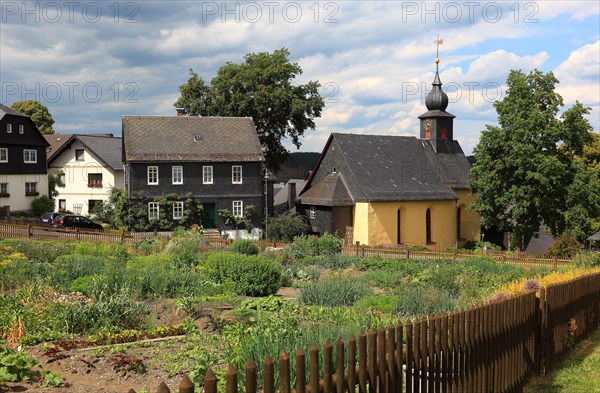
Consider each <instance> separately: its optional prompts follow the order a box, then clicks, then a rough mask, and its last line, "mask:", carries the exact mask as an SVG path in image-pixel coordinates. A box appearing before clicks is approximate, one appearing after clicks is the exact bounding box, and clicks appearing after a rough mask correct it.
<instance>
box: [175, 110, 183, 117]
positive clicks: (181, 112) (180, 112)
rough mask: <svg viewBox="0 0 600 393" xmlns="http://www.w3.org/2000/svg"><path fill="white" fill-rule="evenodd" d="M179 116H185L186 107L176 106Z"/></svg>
mask: <svg viewBox="0 0 600 393" xmlns="http://www.w3.org/2000/svg"><path fill="white" fill-rule="evenodd" d="M175 110H176V111H177V116H185V108H175Z"/></svg>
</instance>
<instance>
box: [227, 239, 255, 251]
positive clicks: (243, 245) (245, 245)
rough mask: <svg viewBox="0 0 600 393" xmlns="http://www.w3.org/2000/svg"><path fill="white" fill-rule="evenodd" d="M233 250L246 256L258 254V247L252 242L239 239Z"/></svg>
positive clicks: (235, 242)
mask: <svg viewBox="0 0 600 393" xmlns="http://www.w3.org/2000/svg"><path fill="white" fill-rule="evenodd" d="M231 250H232V251H235V252H237V253H238V254H244V255H257V254H258V246H257V245H256V243H255V242H253V241H252V240H245V239H238V240H236V241H234V242H233V244H232V245H231Z"/></svg>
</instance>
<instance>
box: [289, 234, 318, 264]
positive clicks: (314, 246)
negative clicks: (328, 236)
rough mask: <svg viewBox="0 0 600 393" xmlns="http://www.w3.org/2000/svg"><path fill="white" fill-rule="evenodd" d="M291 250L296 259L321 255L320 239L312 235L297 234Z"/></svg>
mask: <svg viewBox="0 0 600 393" xmlns="http://www.w3.org/2000/svg"><path fill="white" fill-rule="evenodd" d="M291 252H292V255H293V256H294V258H296V259H302V258H305V257H311V256H316V255H319V241H318V240H317V238H316V237H315V236H312V235H308V236H296V237H295V238H294V242H293V243H292V250H291Z"/></svg>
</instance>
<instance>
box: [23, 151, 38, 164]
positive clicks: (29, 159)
mask: <svg viewBox="0 0 600 393" xmlns="http://www.w3.org/2000/svg"><path fill="white" fill-rule="evenodd" d="M23 162H25V164H35V163H36V162H37V150H30V149H25V150H23Z"/></svg>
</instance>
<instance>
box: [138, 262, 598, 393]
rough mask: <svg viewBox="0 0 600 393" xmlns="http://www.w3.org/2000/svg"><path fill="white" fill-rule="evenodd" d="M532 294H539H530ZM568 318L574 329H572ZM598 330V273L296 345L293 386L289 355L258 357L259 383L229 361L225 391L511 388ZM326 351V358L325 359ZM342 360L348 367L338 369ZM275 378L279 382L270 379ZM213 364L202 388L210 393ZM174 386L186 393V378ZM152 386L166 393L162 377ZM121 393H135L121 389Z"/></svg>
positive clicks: (213, 392)
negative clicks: (306, 345) (325, 340)
mask: <svg viewBox="0 0 600 393" xmlns="http://www.w3.org/2000/svg"><path fill="white" fill-rule="evenodd" d="M538 295H539V296H538ZM573 321H575V323H576V325H577V328H576V329H573ZM598 328H600V273H596V274H590V275H587V276H583V277H580V278H577V279H574V280H571V281H569V282H565V283H560V284H556V285H551V286H548V287H547V288H543V289H542V290H541V291H540V292H539V294H537V293H536V292H535V291H531V292H525V293H522V294H519V295H516V296H514V297H512V298H509V299H506V300H501V301H497V302H492V303H487V304H483V305H481V306H478V307H473V308H469V309H466V310H459V311H455V312H451V313H445V314H441V315H434V316H428V317H423V318H416V319H414V320H413V321H410V320H409V321H407V322H406V323H405V324H403V323H402V322H398V323H397V325H395V326H394V325H390V326H388V327H387V328H383V327H380V328H379V329H378V330H374V329H371V330H370V331H369V332H368V333H364V332H361V333H360V334H359V336H358V339H357V338H355V337H354V336H352V337H350V338H349V339H348V341H347V342H343V341H342V340H341V339H338V340H337V341H336V342H335V346H334V345H332V344H331V343H329V342H328V343H326V344H325V346H324V348H323V357H322V359H323V364H322V370H323V371H322V372H320V369H321V368H320V364H319V362H320V360H319V359H320V357H319V350H318V349H317V347H316V346H315V345H312V346H311V347H310V349H309V353H308V358H307V355H306V353H305V352H304V350H303V349H302V348H299V349H298V351H297V352H296V354H295V355H294V356H295V358H296V359H295V360H296V362H295V364H296V366H295V376H296V378H295V380H296V382H295V386H292V384H291V382H290V381H292V377H291V369H290V356H289V355H288V354H286V353H282V354H281V355H280V357H279V359H278V362H277V363H278V368H277V377H278V378H276V370H275V361H274V360H273V359H272V358H271V357H270V356H267V357H266V358H265V359H264V363H263V370H264V371H263V377H262V380H260V381H259V379H258V376H257V367H256V364H255V363H254V362H253V361H251V360H249V361H248V362H247V365H246V368H245V374H244V375H245V378H244V379H243V381H240V380H239V379H240V378H239V376H238V371H237V370H236V369H235V368H234V367H231V366H229V368H228V369H227V371H226V373H225V390H226V392H227V393H237V392H238V383H240V382H243V384H244V386H245V391H246V393H257V392H264V393H275V392H277V391H279V392H280V393H291V392H295V393H313V392H314V393H342V392H351V393H356V392H357V391H358V392H359V393H401V392H406V393H420V392H518V391H522V389H523V386H524V385H525V384H526V382H527V380H528V378H529V377H530V376H531V375H532V374H534V373H536V374H539V375H543V374H544V373H545V372H546V371H549V370H550V369H551V368H552V367H553V366H554V365H555V364H556V361H557V359H558V358H559V357H560V356H561V355H562V354H564V353H565V351H566V350H567V349H568V348H569V346H570V345H571V344H574V343H576V342H578V341H580V340H581V339H583V338H585V337H587V336H588V335H589V334H590V333H591V332H593V331H594V330H596V329H598ZM334 354H335V356H334ZM345 364H347V366H345ZM276 381H278V384H277V386H276ZM217 383H218V380H217V378H216V376H215V374H214V372H213V370H212V369H209V370H208V372H207V373H206V376H205V378H204V392H205V393H217ZM178 389H179V390H178V391H179V393H194V392H195V390H194V389H195V388H194V384H193V383H192V382H191V381H190V380H189V378H188V377H187V376H185V377H183V380H182V382H181V384H180V386H179V388H178ZM157 392H158V393H170V390H169V388H168V387H167V385H166V384H164V383H161V384H160V386H159V387H158V390H157ZM129 393H135V390H133V389H130V390H129Z"/></svg>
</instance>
